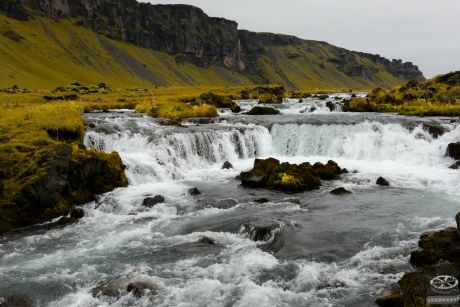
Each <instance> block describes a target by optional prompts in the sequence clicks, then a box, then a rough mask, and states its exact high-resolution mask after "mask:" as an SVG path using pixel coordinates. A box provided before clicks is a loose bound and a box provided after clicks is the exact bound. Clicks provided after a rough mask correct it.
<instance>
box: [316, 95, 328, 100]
mask: <svg viewBox="0 0 460 307" xmlns="http://www.w3.org/2000/svg"><path fill="white" fill-rule="evenodd" d="M316 98H318V99H319V100H326V99H328V98H329V95H317V96H316Z"/></svg>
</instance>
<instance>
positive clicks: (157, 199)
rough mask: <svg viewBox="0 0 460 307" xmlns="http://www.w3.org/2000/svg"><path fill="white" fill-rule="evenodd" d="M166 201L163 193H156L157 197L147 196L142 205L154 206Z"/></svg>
mask: <svg viewBox="0 0 460 307" xmlns="http://www.w3.org/2000/svg"><path fill="white" fill-rule="evenodd" d="M164 202H165V198H164V197H163V196H161V195H156V196H155V197H147V198H146V199H144V201H143V202H142V206H144V207H148V208H153V207H154V206H155V205H158V204H162V203H164Z"/></svg>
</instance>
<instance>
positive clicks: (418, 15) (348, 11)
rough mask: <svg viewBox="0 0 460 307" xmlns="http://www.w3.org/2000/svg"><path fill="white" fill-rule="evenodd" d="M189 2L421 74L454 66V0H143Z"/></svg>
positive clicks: (457, 34) (458, 6)
mask: <svg viewBox="0 0 460 307" xmlns="http://www.w3.org/2000/svg"><path fill="white" fill-rule="evenodd" d="M143 1H144V2H151V3H153V4H160V3H161V4H167V3H171V4H178V3H183V4H191V5H195V6H198V7H200V8H202V9H203V10H204V11H205V12H206V13H207V14H208V15H210V16H216V17H225V18H227V19H231V20H235V21H237V22H238V23H239V28H240V29H247V30H251V31H257V32H274V33H283V34H291V35H295V36H298V37H300V38H304V39H314V40H321V41H326V42H328V43H331V44H334V45H337V46H340V47H344V48H347V49H350V50H356V51H363V52H369V53H377V54H380V55H382V56H385V57H387V58H390V59H393V58H401V59H403V60H404V61H411V62H414V64H416V65H418V66H419V68H420V69H421V70H422V71H423V73H424V74H425V76H426V77H432V76H434V75H436V74H440V73H446V72H449V71H453V70H460V0H158V1H156V0H143Z"/></svg>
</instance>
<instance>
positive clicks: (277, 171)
mask: <svg viewBox="0 0 460 307" xmlns="http://www.w3.org/2000/svg"><path fill="white" fill-rule="evenodd" d="M341 172H342V169H341V168H340V167H339V166H338V165H337V163H335V162H334V161H329V162H328V163H327V164H326V165H324V164H322V163H315V165H313V166H312V165H311V164H310V163H308V162H307V163H302V164H300V165H296V164H290V163H280V161H278V160H276V159H274V158H268V159H265V160H261V159H256V160H255V162H254V167H253V169H252V170H250V171H248V172H242V173H241V174H240V175H239V176H238V177H237V179H239V180H241V184H242V185H243V186H247V187H252V188H267V189H274V190H279V191H282V192H286V193H299V192H303V191H308V190H313V189H316V188H318V187H319V186H321V180H332V179H336V178H338V177H339V175H340V174H341Z"/></svg>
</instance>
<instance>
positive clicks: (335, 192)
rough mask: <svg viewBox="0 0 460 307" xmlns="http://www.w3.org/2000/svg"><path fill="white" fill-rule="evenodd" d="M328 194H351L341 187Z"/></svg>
mask: <svg viewBox="0 0 460 307" xmlns="http://www.w3.org/2000/svg"><path fill="white" fill-rule="evenodd" d="M330 193H331V194H333V195H346V194H351V192H350V191H348V190H346V189H345V188H343V187H341V188H337V189H334V190H332V191H331V192H330Z"/></svg>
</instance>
